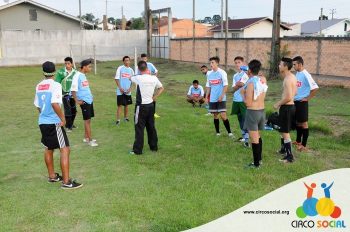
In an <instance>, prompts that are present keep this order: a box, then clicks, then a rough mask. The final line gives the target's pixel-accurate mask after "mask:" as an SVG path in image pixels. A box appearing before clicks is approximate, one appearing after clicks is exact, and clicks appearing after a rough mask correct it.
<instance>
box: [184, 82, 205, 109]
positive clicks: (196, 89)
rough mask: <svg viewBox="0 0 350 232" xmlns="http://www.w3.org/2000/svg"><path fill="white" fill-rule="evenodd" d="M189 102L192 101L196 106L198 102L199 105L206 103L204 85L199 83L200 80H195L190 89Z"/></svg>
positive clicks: (188, 93)
mask: <svg viewBox="0 0 350 232" xmlns="http://www.w3.org/2000/svg"><path fill="white" fill-rule="evenodd" d="M187 102H188V103H191V104H192V106H193V107H195V106H196V103H198V104H199V107H202V104H203V103H204V90H203V87H202V86H201V85H199V82H198V80H194V81H193V82H192V85H191V86H190V88H189V89H188V92H187Z"/></svg>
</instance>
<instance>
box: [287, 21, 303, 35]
mask: <svg viewBox="0 0 350 232" xmlns="http://www.w3.org/2000/svg"><path fill="white" fill-rule="evenodd" d="M290 28H291V29H292V30H289V31H284V36H300V35H301V24H300V23H298V24H295V25H293V26H290Z"/></svg>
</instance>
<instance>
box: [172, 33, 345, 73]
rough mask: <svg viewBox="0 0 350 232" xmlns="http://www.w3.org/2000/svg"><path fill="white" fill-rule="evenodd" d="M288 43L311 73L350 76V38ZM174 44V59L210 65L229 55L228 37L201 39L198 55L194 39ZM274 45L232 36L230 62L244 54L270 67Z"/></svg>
mask: <svg viewBox="0 0 350 232" xmlns="http://www.w3.org/2000/svg"><path fill="white" fill-rule="evenodd" d="M285 45H286V46H287V50H288V51H289V52H290V57H294V56H297V55H300V56H302V57H303V58H304V62H305V68H306V69H307V70H308V71H309V72H310V73H313V74H320V75H329V76H345V77H349V76H350V65H348V61H349V60H350V38H302V37H301V38H285V39H282V41H281V47H283V46H285ZM170 47H171V53H170V59H172V60H179V61H188V62H198V63H204V64H207V63H208V58H209V57H211V56H215V55H218V56H219V57H220V58H221V60H222V61H224V57H225V40H224V39H213V38H212V39H207V38H202V39H197V40H196V41H195V48H196V53H195V55H193V53H192V47H193V42H192V40H188V39H173V40H171V43H170ZM270 48H271V39H260V38H259V39H229V40H228V54H229V56H228V65H230V66H231V67H232V66H233V63H234V62H233V59H234V57H235V56H243V57H244V58H245V59H246V60H251V59H259V60H260V61H261V62H262V64H263V68H268V67H269V56H268V53H269V52H270ZM221 63H222V64H223V62H221Z"/></svg>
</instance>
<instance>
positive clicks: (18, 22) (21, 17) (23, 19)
mask: <svg viewBox="0 0 350 232" xmlns="http://www.w3.org/2000/svg"><path fill="white" fill-rule="evenodd" d="M31 9H35V10H36V12H37V21H30V15H29V10H31ZM0 29H1V30H38V29H39V30H79V29H80V22H79V21H76V20H73V19H69V18H67V17H63V16H61V15H58V14H55V13H54V12H50V11H47V10H44V9H42V8H40V7H37V6H34V5H32V4H29V3H22V4H19V5H16V6H13V7H9V8H7V9H4V10H1V11H0Z"/></svg>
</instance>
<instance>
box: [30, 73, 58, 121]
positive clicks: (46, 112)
mask: <svg viewBox="0 0 350 232" xmlns="http://www.w3.org/2000/svg"><path fill="white" fill-rule="evenodd" d="M52 103H58V104H62V86H61V84H59V83H57V82H55V81H54V80H53V79H45V80H43V81H41V82H40V83H39V84H38V85H37V86H36V93H35V99H34V105H35V106H36V107H38V108H40V114H39V120H38V123H39V125H41V124H57V123H60V122H61V119H60V118H59V117H58V115H57V114H56V112H55V111H54V109H53V107H52V105H51V104H52Z"/></svg>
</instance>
